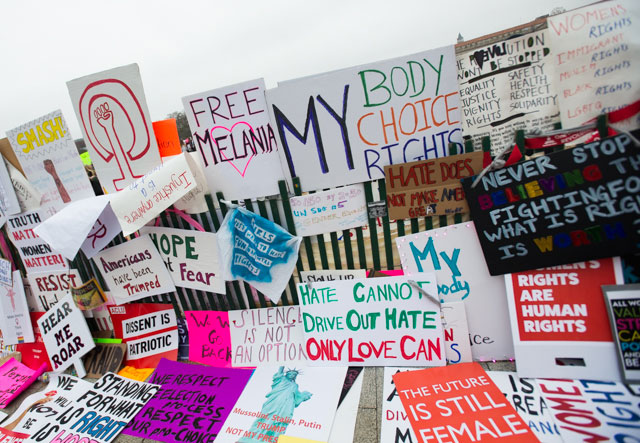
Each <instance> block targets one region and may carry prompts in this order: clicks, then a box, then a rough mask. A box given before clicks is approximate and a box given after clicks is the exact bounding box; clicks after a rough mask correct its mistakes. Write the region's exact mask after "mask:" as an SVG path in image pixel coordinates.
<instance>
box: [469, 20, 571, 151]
mask: <svg viewBox="0 0 640 443" xmlns="http://www.w3.org/2000/svg"><path fill="white" fill-rule="evenodd" d="M549 46H550V39H549V36H548V31H547V30H546V29H543V30H541V31H537V32H532V33H530V34H524V35H520V36H518V37H516V38H513V37H512V38H508V39H506V40H502V41H496V42H495V43H492V44H491V45H489V46H483V47H480V48H475V49H474V50H473V51H469V52H464V53H461V54H458V55H457V65H458V82H459V83H460V101H461V102H462V109H461V112H462V131H463V133H464V135H465V136H471V140H473V144H474V146H476V147H480V146H482V138H483V137H491V152H492V154H493V155H494V156H495V155H497V153H499V152H500V151H502V150H503V149H504V148H507V147H510V146H513V144H514V142H515V132H516V131H517V130H519V129H524V130H527V131H531V130H535V129H538V130H540V131H543V132H548V131H551V130H553V129H555V127H554V124H555V123H558V122H559V121H560V118H559V111H558V94H557V93H556V88H555V87H554V86H555V83H552V79H553V77H554V74H555V69H554V64H553V60H552V59H553V55H552V54H551V51H550V50H549ZM573 126H575V125H570V126H566V128H570V127H573Z"/></svg>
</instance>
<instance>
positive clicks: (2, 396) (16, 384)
mask: <svg viewBox="0 0 640 443" xmlns="http://www.w3.org/2000/svg"><path fill="white" fill-rule="evenodd" d="M46 369H47V365H45V364H44V363H43V364H41V365H40V367H39V368H38V369H35V370H33V369H31V368H29V367H27V366H25V365H23V364H21V363H20V362H18V361H17V360H15V359H13V358H12V359H9V361H7V362H5V363H4V364H3V365H2V366H0V408H6V407H7V406H8V405H9V403H11V400H13V399H14V398H16V397H17V396H18V395H20V393H21V392H22V391H24V390H25V389H27V388H28V387H29V386H30V385H31V384H32V383H33V382H34V381H36V380H37V379H38V377H40V375H42V373H44V371H45V370H46Z"/></svg>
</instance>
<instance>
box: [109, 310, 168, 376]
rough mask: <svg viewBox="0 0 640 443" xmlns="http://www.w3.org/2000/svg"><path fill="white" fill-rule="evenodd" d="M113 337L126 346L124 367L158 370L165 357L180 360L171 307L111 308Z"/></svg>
mask: <svg viewBox="0 0 640 443" xmlns="http://www.w3.org/2000/svg"><path fill="white" fill-rule="evenodd" d="M109 313H110V314H111V320H112V322H113V332H114V336H115V337H117V338H122V340H123V342H124V343H126V345H127V357H126V359H125V364H126V365H128V366H134V367H135V368H155V367H156V366H157V365H158V362H159V361H160V359H162V358H167V359H169V360H173V361H175V360H176V359H177V357H178V324H177V321H176V313H175V311H174V310H173V306H172V305H167V304H157V303H154V304H149V303H129V304H126V305H122V306H110V307H109Z"/></svg>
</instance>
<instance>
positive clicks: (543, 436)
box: [487, 371, 562, 443]
mask: <svg viewBox="0 0 640 443" xmlns="http://www.w3.org/2000/svg"><path fill="white" fill-rule="evenodd" d="M487 375H488V376H489V377H490V378H491V381H492V382H494V383H495V384H496V385H497V386H498V389H500V391H502V393H503V394H504V397H505V398H506V399H507V400H508V401H509V402H510V403H511V404H512V405H513V407H514V409H515V410H516V412H517V413H518V414H519V415H520V417H522V419H523V420H524V421H525V422H526V423H527V425H529V428H531V430H532V431H533V433H534V434H536V437H538V438H539V439H540V441H542V442H544V443H562V438H561V437H560V429H559V428H558V425H557V424H556V423H555V421H554V419H553V415H551V412H550V410H549V406H548V405H547V403H546V402H545V401H544V399H543V398H542V395H541V393H540V388H539V387H538V385H537V383H536V381H535V380H531V379H526V378H519V377H518V374H516V373H515V372H503V371H487Z"/></svg>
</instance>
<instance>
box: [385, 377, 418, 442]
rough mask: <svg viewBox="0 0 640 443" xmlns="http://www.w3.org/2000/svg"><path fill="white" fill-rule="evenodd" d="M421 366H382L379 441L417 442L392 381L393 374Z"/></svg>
mask: <svg viewBox="0 0 640 443" xmlns="http://www.w3.org/2000/svg"><path fill="white" fill-rule="evenodd" d="M415 369H421V368H411V369H409V368H395V367H392V366H387V367H385V368H384V376H383V379H382V380H383V385H382V409H381V411H382V418H381V421H380V442H381V443H418V442H419V440H418V439H417V438H416V435H415V433H414V432H413V429H412V428H411V422H410V421H409V417H408V416H407V413H406V412H405V410H404V406H402V402H401V401H400V396H399V394H398V391H397V390H396V385H395V384H394V383H393V378H391V377H392V376H393V374H396V373H398V372H403V371H413V370H415Z"/></svg>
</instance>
